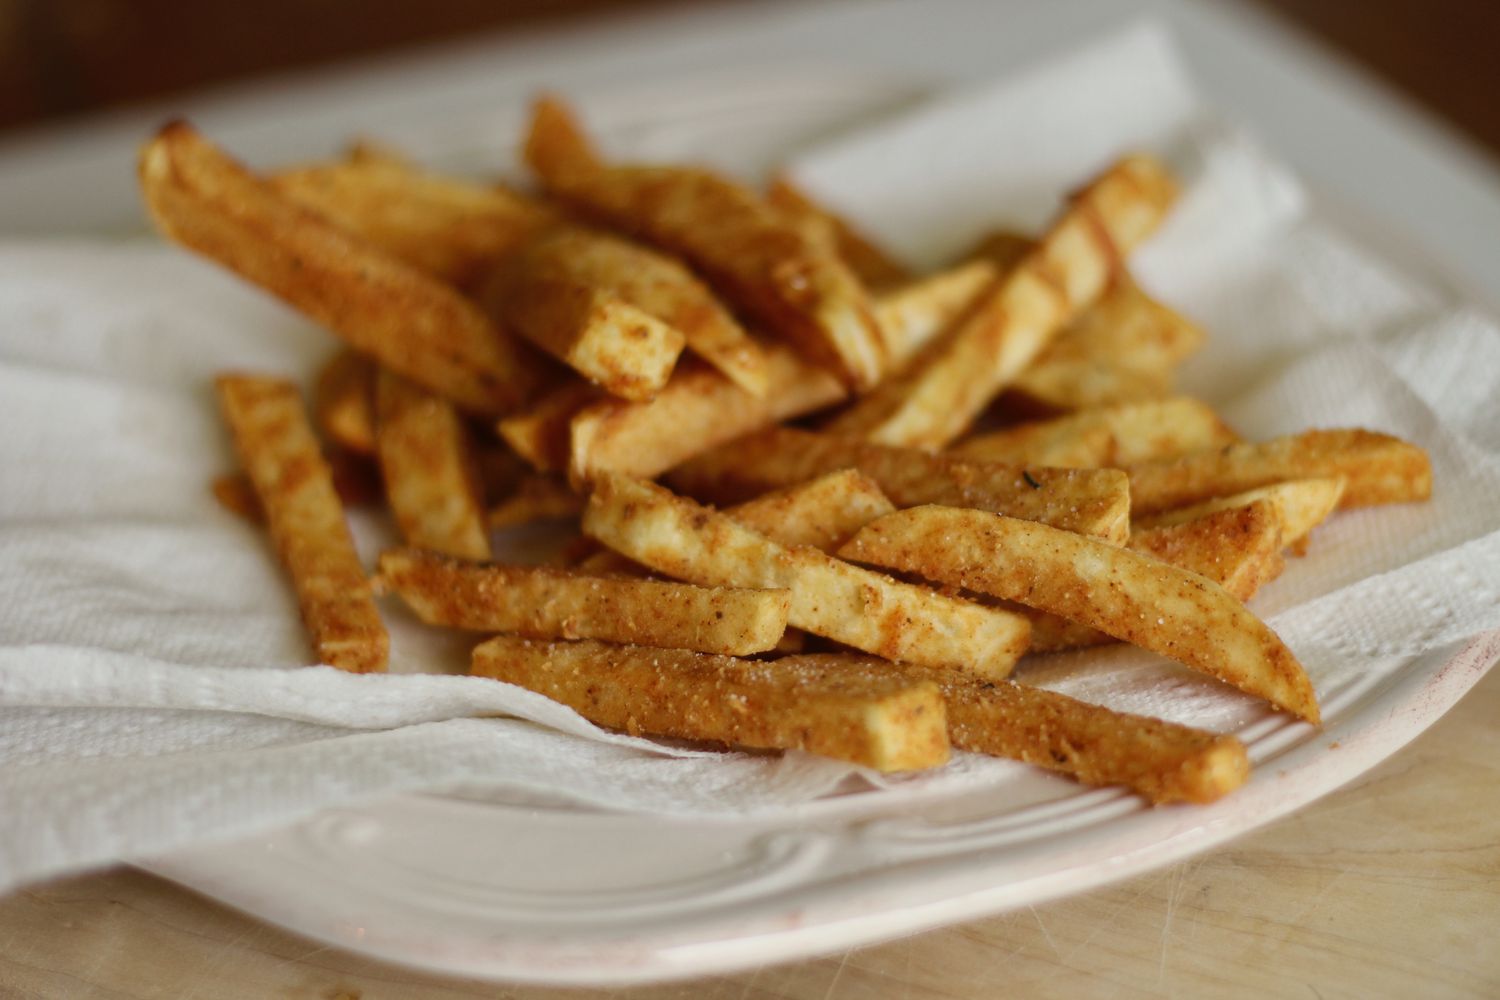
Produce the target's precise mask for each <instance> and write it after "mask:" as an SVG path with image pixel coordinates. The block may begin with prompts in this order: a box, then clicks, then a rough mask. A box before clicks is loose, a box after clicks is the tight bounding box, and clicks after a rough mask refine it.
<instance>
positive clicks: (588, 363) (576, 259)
mask: <svg viewBox="0 0 1500 1000" xmlns="http://www.w3.org/2000/svg"><path fill="white" fill-rule="evenodd" d="M648 261H654V262H656V263H658V264H659V265H661V267H663V268H665V267H667V266H668V262H667V261H665V260H663V259H661V258H657V257H656V256H655V255H654V254H648V252H647V251H644V250H641V249H639V248H637V247H634V246H632V245H631V244H629V243H626V242H625V241H623V240H616V239H614V238H613V237H609V236H605V235H603V234H598V233H592V232H590V231H588V230H583V229H571V228H562V229H555V230H548V231H547V232H545V233H543V234H542V235H541V236H539V237H537V238H536V239H535V240H532V241H530V242H528V243H526V244H525V245H524V246H523V247H522V249H521V250H520V251H518V252H517V253H516V254H515V255H513V256H512V257H510V258H509V259H507V260H506V262H505V263H504V264H503V265H502V266H501V267H500V268H499V269H498V270H496V272H495V273H494V275H492V277H491V279H490V280H489V281H488V282H487V283H486V284H485V287H484V289H483V290H482V291H481V293H480V302H481V303H482V304H483V305H484V306H485V308H486V310H487V311H488V312H489V314H490V315H491V316H494V317H495V318H496V319H497V320H499V321H500V322H501V323H502V324H504V325H505V326H506V327H508V328H509V329H513V330H515V331H516V332H518V333H520V334H521V335H522V336H523V337H525V338H526V339H527V340H529V341H531V342H532V343H533V344H535V345H536V346H538V347H540V348H541V349H542V350H544V351H546V352H547V353H548V354H551V355H552V356H553V357H555V358H557V359H558V360H559V361H561V362H563V363H564V364H566V365H568V366H569V367H570V368H572V369H573V370H574V371H576V372H578V373H579V374H580V375H582V376H583V377H584V378H586V379H588V380H589V381H590V382H592V383H594V384H595V385H597V386H599V387H600V388H601V389H603V390H604V391H605V392H608V393H610V394H611V395H614V396H619V397H621V398H622V399H631V400H643V399H650V398H651V397H653V396H655V395H656V393H657V392H658V391H659V390H660V389H661V387H662V386H663V385H665V384H666V382H667V377H668V376H669V375H671V374H672V368H673V366H675V365H676V364H677V356H678V355H679V354H681V353H682V349H683V347H684V346H686V343H687V341H686V338H685V337H684V336H683V334H682V331H680V330H678V329H676V328H675V327H672V326H669V325H668V324H666V323H664V322H662V321H661V320H660V319H657V318H656V317H655V316H653V315H651V313H649V312H647V311H645V310H643V309H640V308H637V307H636V306H635V305H633V304H631V302H630V301H629V300H627V299H626V298H625V297H624V296H622V295H620V294H619V292H618V286H619V285H622V284H625V281H623V280H621V279H620V278H619V275H620V274H622V273H626V274H628V272H629V270H630V269H632V268H642V267H645V266H646V264H647V262H648Z"/></svg>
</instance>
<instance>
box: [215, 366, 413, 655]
mask: <svg viewBox="0 0 1500 1000" xmlns="http://www.w3.org/2000/svg"><path fill="white" fill-rule="evenodd" d="M216 387H217V389H218V394H219V404H220V406H221V408H222V409H223V411H224V418H225V420H226V421H228V423H229V429H230V431H231V433H232V434H233V436H234V446H235V450H236V451H237V452H238V453H239V456H240V463H241V464H242V465H243V466H244V468H245V472H246V473H247V474H248V475H249V476H250V480H251V482H252V483H254V485H255V494H256V496H257V498H258V499H259V500H260V506H261V509H262V510H264V511H265V513H266V517H267V521H268V524H269V527H270V534H271V539H272V541H273V542H274V543H275V545H276V553H277V555H278V556H279V557H280V559H281V562H282V565H284V566H285V567H286V569H287V573H288V574H289V575H290V576H291V578H292V586H293V587H294V588H295V589H296V592H297V603H298V606H299V607H300V608H301V611H302V622H303V624H304V625H305V626H306V628H307V631H308V634H309V635H310V636H311V638H312V643H313V648H314V650H315V651H316V652H317V655H318V660H319V661H320V662H322V663H327V664H330V665H332V666H335V667H338V668H340V669H341V670H351V671H354V672H356V673H365V672H369V671H379V670H384V669H385V667H386V659H387V657H388V655H389V646H390V641H389V639H388V637H387V635H386V631H385V626H384V625H383V624H382V623H381V621H380V615H379V613H378V612H376V610H375V602H374V601H373V600H372V599H371V597H370V585H369V581H368V580H367V579H366V578H365V574H364V570H363V569H362V568H361V567H360V565H359V556H358V555H356V554H355V551H354V540H353V539H352V538H351V537H350V536H349V526H348V525H347V524H345V523H344V511H343V508H342V507H340V505H339V498H338V494H336V493H335V492H334V490H333V481H332V477H331V475H330V474H329V471H328V466H327V465H326V464H324V462H323V458H322V456H321V455H320V454H319V452H318V443H317V441H316V439H314V437H313V432H312V427H311V425H310V424H309V422H308V419H307V412H306V410H305V408H304V407H303V405H302V399H301V397H300V395H299V394H298V392H297V388H296V386H294V385H293V384H291V383H290V382H286V381H283V380H280V379H273V378H262V377H258V376H253V375H222V376H220V377H219V378H218V380H217V382H216Z"/></svg>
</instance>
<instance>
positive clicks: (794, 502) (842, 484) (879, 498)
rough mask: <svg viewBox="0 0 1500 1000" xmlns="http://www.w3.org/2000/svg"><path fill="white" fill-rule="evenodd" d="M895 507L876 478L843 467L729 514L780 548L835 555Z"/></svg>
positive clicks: (750, 501) (748, 503)
mask: <svg viewBox="0 0 1500 1000" xmlns="http://www.w3.org/2000/svg"><path fill="white" fill-rule="evenodd" d="M895 509H896V508H895V506H893V505H892V504H891V502H890V500H889V499H887V498H886V495H885V494H884V493H882V492H881V491H880V487H879V485H877V484H876V482H875V480H873V479H871V478H870V477H869V476H867V475H865V474H864V473H862V472H860V471H859V470H857V469H840V470H839V471H837V472H830V473H827V474H826V475H822V476H819V477H818V478H817V479H811V480H808V481H807V482H805V483H799V484H798V485H796V486H788V487H787V488H786V489H781V490H775V491H773V492H770V493H766V494H763V495H761V496H758V497H756V498H755V499H754V500H748V501H746V502H745V503H742V504H740V505H739V506H737V507H731V508H729V509H728V510H727V511H725V513H726V514H728V515H729V516H730V517H732V518H734V519H735V520H736V521H738V522H740V523H741V524H743V525H744V526H745V527H747V528H750V529H751V530H753V531H758V532H760V533H761V534H762V535H765V536H766V537H767V538H769V539H771V540H772V541H773V542H776V543H777V544H778V545H806V546H809V547H811V548H815V549H818V550H820V551H822V552H830V553H831V552H835V551H837V550H838V547H839V546H840V545H842V544H843V543H844V542H846V541H848V540H849V538H850V536H852V535H853V534H854V533H855V532H856V531H858V530H859V529H860V528H863V527H864V526H865V525H867V524H869V523H870V522H871V521H873V520H875V519H876V518H877V517H884V516H885V515H886V514H889V513H891V512H893V511H894V510H895Z"/></svg>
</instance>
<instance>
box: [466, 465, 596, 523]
mask: <svg viewBox="0 0 1500 1000" xmlns="http://www.w3.org/2000/svg"><path fill="white" fill-rule="evenodd" d="M581 513H583V497H582V496H580V495H579V494H578V493H576V492H575V491H574V490H573V488H572V487H571V486H569V485H568V483H567V480H565V479H563V478H562V477H560V476H549V475H530V476H524V477H522V479H521V481H520V483H519V484H517V486H516V489H515V492H513V493H512V494H511V495H510V496H508V497H506V498H505V499H503V500H501V501H499V502H498V503H495V504H494V505H492V506H491V507H490V509H489V512H488V513H487V514H486V515H485V520H486V522H487V523H488V524H489V526H490V527H491V528H514V527H516V526H518V525H522V524H530V523H532V522H533V521H555V520H561V519H563V518H569V517H577V516H578V515H579V514H581Z"/></svg>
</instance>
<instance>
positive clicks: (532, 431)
mask: <svg viewBox="0 0 1500 1000" xmlns="http://www.w3.org/2000/svg"><path fill="white" fill-rule="evenodd" d="M602 398H603V394H602V393H601V392H600V391H599V390H598V389H597V388H595V387H594V386H592V385H589V384H588V383H587V382H585V381H583V380H582V379H578V378H573V377H569V378H568V380H567V381H565V382H563V383H561V384H559V385H557V386H555V387H554V388H553V389H552V390H551V391H549V392H547V393H546V394H544V395H543V396H541V397H540V398H539V399H537V400H536V401H535V402H534V403H532V404H530V405H529V406H527V407H526V408H525V409H523V410H519V411H517V412H516V413H512V414H511V415H510V416H508V417H505V418H503V419H502V420H501V421H500V422H499V423H498V424H497V425H496V427H495V430H496V432H497V433H499V435H500V437H501V438H503V439H504V440H505V443H506V444H508V445H510V446H511V448H512V449H514V450H515V452H516V454H517V455H520V456H521V457H522V458H524V459H526V461H528V462H530V463H531V465H532V467H533V468H535V469H536V470H537V471H538V472H564V471H566V470H567V468H568V455H569V452H570V448H571V443H572V430H571V425H572V423H573V418H574V417H575V416H577V415H578V413H579V412H580V411H582V410H583V408H584V407H586V406H588V405H589V404H590V403H596V402H599V401H600V400H601V399H602Z"/></svg>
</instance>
